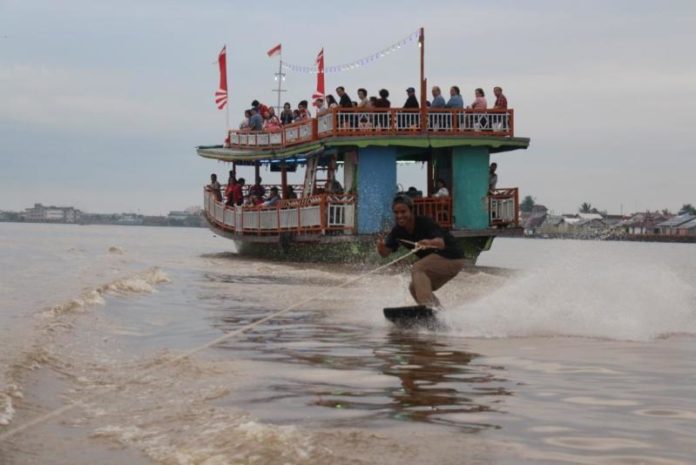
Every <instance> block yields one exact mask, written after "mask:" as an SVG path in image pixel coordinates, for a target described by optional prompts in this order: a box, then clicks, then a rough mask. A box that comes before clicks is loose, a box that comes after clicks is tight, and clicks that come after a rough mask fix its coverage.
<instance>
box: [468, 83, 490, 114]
mask: <svg viewBox="0 0 696 465" xmlns="http://www.w3.org/2000/svg"><path fill="white" fill-rule="evenodd" d="M474 95H475V98H474V103H472V104H471V105H470V106H468V107H467V109H471V110H485V109H486V108H488V102H487V101H486V94H484V93H483V89H481V88H480V87H479V88H478V89H476V90H475V91H474Z"/></svg>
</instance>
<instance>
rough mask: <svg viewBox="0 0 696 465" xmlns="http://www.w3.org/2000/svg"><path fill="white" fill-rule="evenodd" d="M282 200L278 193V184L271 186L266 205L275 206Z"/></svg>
mask: <svg viewBox="0 0 696 465" xmlns="http://www.w3.org/2000/svg"><path fill="white" fill-rule="evenodd" d="M278 202H280V196H279V195H278V188H277V187H276V186H273V187H271V193H270V194H269V196H268V198H267V199H266V201H265V202H264V203H263V206H264V207H275V206H277V205H278Z"/></svg>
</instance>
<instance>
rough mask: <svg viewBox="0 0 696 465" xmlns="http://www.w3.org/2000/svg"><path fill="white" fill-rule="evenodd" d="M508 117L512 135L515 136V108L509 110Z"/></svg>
mask: <svg viewBox="0 0 696 465" xmlns="http://www.w3.org/2000/svg"><path fill="white" fill-rule="evenodd" d="M508 118H510V121H509V123H510V124H509V125H508V127H509V129H508V131H510V137H515V110H513V109H512V108H511V109H509V110H508Z"/></svg>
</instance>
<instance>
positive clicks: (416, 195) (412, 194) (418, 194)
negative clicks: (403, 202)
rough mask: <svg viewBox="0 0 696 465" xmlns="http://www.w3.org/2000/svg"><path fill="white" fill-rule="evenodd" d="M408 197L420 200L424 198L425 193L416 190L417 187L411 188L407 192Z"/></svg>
mask: <svg viewBox="0 0 696 465" xmlns="http://www.w3.org/2000/svg"><path fill="white" fill-rule="evenodd" d="M406 195H407V196H409V197H410V198H412V199H419V198H421V197H423V192H421V191H419V190H418V189H416V188H415V187H413V186H411V187H409V188H408V190H407V191H406Z"/></svg>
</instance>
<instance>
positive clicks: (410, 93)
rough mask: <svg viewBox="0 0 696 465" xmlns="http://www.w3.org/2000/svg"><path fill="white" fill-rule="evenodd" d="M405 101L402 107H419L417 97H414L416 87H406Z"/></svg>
mask: <svg viewBox="0 0 696 465" xmlns="http://www.w3.org/2000/svg"><path fill="white" fill-rule="evenodd" d="M406 95H407V98H406V103H404V108H420V105H418V99H417V98H416V89H414V88H413V87H409V88H408V89H406Z"/></svg>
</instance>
